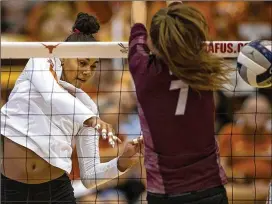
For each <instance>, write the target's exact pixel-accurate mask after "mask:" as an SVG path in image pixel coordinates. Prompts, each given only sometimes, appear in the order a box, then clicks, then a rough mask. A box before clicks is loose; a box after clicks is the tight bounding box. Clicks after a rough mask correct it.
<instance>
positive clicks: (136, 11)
mask: <svg viewBox="0 0 272 204" xmlns="http://www.w3.org/2000/svg"><path fill="white" fill-rule="evenodd" d="M131 13H132V16H131V22H132V28H131V32H130V38H129V56H128V58H129V62H132V64H133V63H134V61H135V60H137V59H138V57H137V56H139V55H146V56H147V55H148V54H149V49H148V46H147V30H146V27H145V26H146V17H147V12H146V2H144V1H133V2H132V8H131ZM130 64H131V63H130Z"/></svg>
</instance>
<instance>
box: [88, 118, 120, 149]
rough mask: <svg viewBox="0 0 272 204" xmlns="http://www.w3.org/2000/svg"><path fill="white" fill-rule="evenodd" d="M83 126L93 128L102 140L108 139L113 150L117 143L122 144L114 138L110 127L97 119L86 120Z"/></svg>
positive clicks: (113, 132)
mask: <svg viewBox="0 0 272 204" xmlns="http://www.w3.org/2000/svg"><path fill="white" fill-rule="evenodd" d="M84 125H87V126H89V127H93V128H95V129H96V130H97V131H98V133H99V134H100V135H101V136H102V138H103V139H104V140H106V139H108V141H109V144H110V145H111V146H112V147H113V148H114V146H115V143H116V142H118V143H119V144H121V143H122V141H121V140H120V139H119V138H118V137H116V136H115V131H114V129H113V127H112V125H110V124H108V123H106V122H104V121H102V120H101V119H100V118H98V117H92V118H90V119H88V120H86V121H85V123H84Z"/></svg>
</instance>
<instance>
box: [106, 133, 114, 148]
mask: <svg viewBox="0 0 272 204" xmlns="http://www.w3.org/2000/svg"><path fill="white" fill-rule="evenodd" d="M108 138H109V144H110V145H111V146H112V147H113V148H114V146H115V142H114V140H113V133H112V132H109V133H108Z"/></svg>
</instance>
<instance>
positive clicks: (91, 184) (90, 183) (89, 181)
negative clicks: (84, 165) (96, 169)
mask: <svg viewBox="0 0 272 204" xmlns="http://www.w3.org/2000/svg"><path fill="white" fill-rule="evenodd" d="M81 182H82V184H83V186H84V187H85V188H87V189H92V188H95V187H96V182H95V178H90V177H87V176H85V175H84V176H81Z"/></svg>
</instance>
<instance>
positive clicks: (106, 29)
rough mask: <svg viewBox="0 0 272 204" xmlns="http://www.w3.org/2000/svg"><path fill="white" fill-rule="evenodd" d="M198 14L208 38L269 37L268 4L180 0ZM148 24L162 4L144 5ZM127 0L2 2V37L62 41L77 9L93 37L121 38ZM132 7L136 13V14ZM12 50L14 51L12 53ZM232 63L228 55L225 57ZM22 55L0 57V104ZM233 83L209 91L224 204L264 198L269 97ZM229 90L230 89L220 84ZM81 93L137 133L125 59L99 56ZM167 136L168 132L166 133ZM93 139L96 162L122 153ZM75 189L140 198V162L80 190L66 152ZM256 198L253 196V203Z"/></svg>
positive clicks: (93, 195)
mask: <svg viewBox="0 0 272 204" xmlns="http://www.w3.org/2000/svg"><path fill="white" fill-rule="evenodd" d="M185 3H188V4H191V5H193V6H195V7H196V8H197V9H199V10H200V11H202V13H203V14H204V16H205V17H206V19H207V21H208V24H209V27H210V40H219V41H244V40H245V41H248V40H249V41H250V40H255V39H267V40H271V38H272V32H271V31H272V25H271V22H272V4H271V2H269V1H267V2H263V1H255V2H254V1H250V2H244V1H240V2H235V1H230V2H225V1H218V2H216V1H213V2H194V1H190V2H185ZM146 4H147V7H148V17H147V19H148V24H149V23H150V21H151V18H152V16H153V14H154V13H155V12H156V11H158V10H159V9H160V8H162V7H164V6H165V2H163V1H156V2H155V1H153V2H152V1H149V2H146ZM130 10H131V2H129V1H127V2H126V1H120V2H119V1H111V2H107V1H104V2H95V1H88V2H85V1H74V2H72V1H59V2H57V1H51V2H44V1H17V0H9V1H2V2H1V41H2V42H3V41H54V42H56V41H63V40H64V39H65V38H66V37H67V35H69V33H70V32H71V29H72V25H73V23H74V20H75V18H76V15H77V13H78V12H88V13H92V14H94V15H96V16H97V18H98V19H99V21H100V23H101V30H100V31H99V33H98V34H96V38H97V39H98V40H99V41H128V38H129V31H130V26H131V19H130V18H131V13H130ZM140 14H141V13H140V11H139V15H140ZM15 52H16V51H15ZM227 62H228V63H229V64H230V65H231V66H234V67H235V63H236V62H235V59H233V60H228V61H227ZM25 64H26V60H10V59H9V60H1V106H2V105H3V104H4V103H5V102H6V101H7V100H8V95H9V93H10V91H11V90H12V87H13V85H14V83H15V81H16V79H17V77H18V76H19V74H20V72H21V70H22V69H23V68H24V65H25ZM232 82H233V84H232V85H233V88H229V90H228V91H226V90H222V91H219V92H217V93H215V102H216V128H215V135H216V136H217V137H218V142H219V146H220V149H221V162H222V165H223V166H224V167H225V169H226V170H227V174H228V177H229V184H228V185H227V190H228V196H229V198H230V200H236V201H235V202H232V201H231V202H230V203H247V204H251V203H252V204H253V203H260V204H261V203H265V202H264V200H265V199H266V198H267V193H268V185H269V182H270V180H271V176H272V170H271V168H272V162H271V148H272V147H271V144H272V140H271V132H272V130H271V128H272V127H271V123H272V122H271V115H272V113H271V101H272V89H271V88H267V89H260V90H258V89H254V88H252V87H250V86H248V85H247V84H245V83H244V82H243V81H242V79H241V78H239V77H238V76H237V75H236V74H235V75H234V76H233V78H232ZM226 87H230V86H228V85H227V86H226ZM84 90H85V91H86V92H87V93H89V95H90V96H91V97H92V98H93V100H94V101H95V102H96V103H97V104H98V106H99V111H100V114H101V118H102V119H104V120H105V121H107V122H109V123H111V124H113V125H114V127H115V129H116V130H117V132H118V133H119V136H120V137H121V138H122V140H123V141H126V140H128V138H134V137H136V136H139V135H140V134H141V130H140V125H139V120H138V115H137V108H136V97H135V93H134V87H133V84H132V81H131V77H130V74H129V72H128V67H127V62H126V60H125V59H116V60H112V59H110V56H109V59H103V60H101V61H100V64H99V67H98V69H97V71H96V74H95V76H94V78H93V79H92V80H91V81H90V82H89V84H88V85H87V86H85V87H84ZM166 137H167V136H166ZM122 147H123V146H122V145H121V146H120V147H119V148H115V149H112V148H110V147H109V146H108V145H107V143H105V142H103V141H102V140H101V141H100V154H101V160H102V161H103V162H105V161H108V160H110V159H111V158H113V157H115V156H116V155H118V153H119V152H120V151H122ZM73 158H74V160H73V161H74V163H73V165H74V170H73V173H72V174H71V178H73V179H75V181H74V185H75V186H74V187H75V193H76V195H77V196H78V200H79V201H84V202H86V203H91V202H94V201H95V200H97V201H101V203H121V201H123V203H129V204H133V203H144V200H145V199H146V198H145V179H144V178H145V174H144V168H143V161H142V159H140V158H139V160H140V161H141V162H140V163H139V165H138V166H136V167H134V169H133V171H131V172H130V173H128V174H126V175H125V176H123V177H122V178H120V179H119V181H118V182H119V185H118V186H116V185H115V184H114V183H113V184H109V185H106V186H103V187H102V188H101V189H100V190H99V191H97V190H91V191H86V189H84V188H83V187H82V186H80V183H78V182H77V181H76V180H77V179H78V178H79V173H78V169H77V168H78V167H77V160H76V154H73ZM256 200H259V201H256Z"/></svg>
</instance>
